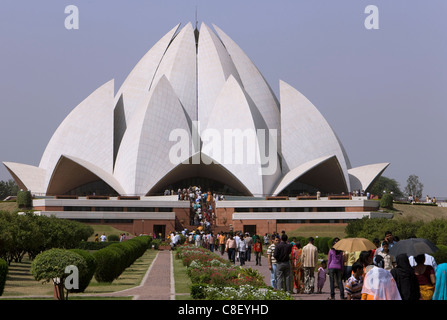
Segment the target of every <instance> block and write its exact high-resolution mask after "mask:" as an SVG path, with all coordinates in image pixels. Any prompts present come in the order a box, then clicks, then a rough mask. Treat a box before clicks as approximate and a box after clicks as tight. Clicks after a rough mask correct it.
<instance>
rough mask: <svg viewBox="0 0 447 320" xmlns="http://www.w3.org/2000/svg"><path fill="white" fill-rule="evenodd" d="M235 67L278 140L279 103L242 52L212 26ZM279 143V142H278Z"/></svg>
mask: <svg viewBox="0 0 447 320" xmlns="http://www.w3.org/2000/svg"><path fill="white" fill-rule="evenodd" d="M213 27H214V29H216V31H217V34H218V36H219V37H220V39H221V40H222V42H223V44H224V45H225V48H226V49H227V51H228V53H229V54H230V57H231V59H232V61H233V63H234V65H235V66H236V69H237V71H238V74H239V76H240V79H241V81H242V84H243V87H244V90H245V91H246V92H247V93H248V95H249V96H250V97H251V99H252V100H253V102H254V104H255V105H256V107H257V108H258V110H259V112H260V113H261V114H262V116H263V117H264V119H265V122H266V123H267V126H268V127H269V128H270V129H277V130H278V137H279V138H280V137H281V136H280V130H281V126H280V121H281V118H280V114H279V102H278V100H277V98H276V97H275V94H274V93H273V91H272V89H271V88H270V86H269V85H268V83H267V82H266V80H265V78H264V77H263V75H262V74H261V72H259V70H258V68H257V67H256V66H255V65H254V63H253V62H252V61H251V60H250V58H249V57H248V56H247V55H246V54H245V52H244V51H242V49H241V48H240V47H239V46H238V45H237V44H236V43H235V42H234V41H233V40H232V39H231V38H230V37H229V36H228V35H227V34H226V33H225V32H223V31H222V30H221V29H220V28H219V27H217V26H216V25H213ZM279 141H280V140H279Z"/></svg>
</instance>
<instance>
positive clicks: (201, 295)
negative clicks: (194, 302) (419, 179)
mask: <svg viewBox="0 0 447 320" xmlns="http://www.w3.org/2000/svg"><path fill="white" fill-rule="evenodd" d="M206 287H207V285H206V284H203V283H193V284H192V285H191V287H190V290H191V297H192V298H193V299H205V288H206Z"/></svg>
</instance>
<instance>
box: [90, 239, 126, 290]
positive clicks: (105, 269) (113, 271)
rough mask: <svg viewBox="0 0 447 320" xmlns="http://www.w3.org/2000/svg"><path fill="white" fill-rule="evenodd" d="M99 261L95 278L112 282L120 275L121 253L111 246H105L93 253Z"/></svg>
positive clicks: (99, 280)
mask: <svg viewBox="0 0 447 320" xmlns="http://www.w3.org/2000/svg"><path fill="white" fill-rule="evenodd" d="M93 256H94V257H95V260H96V262H97V264H98V265H97V267H96V272H95V279H96V281H98V282H112V281H113V280H115V279H116V278H117V277H118V276H119V274H120V273H119V271H118V268H119V263H120V258H121V257H120V255H119V253H118V252H117V251H116V250H114V249H110V248H109V247H105V248H103V249H101V250H98V251H96V252H94V253H93Z"/></svg>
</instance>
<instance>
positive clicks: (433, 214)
mask: <svg viewBox="0 0 447 320" xmlns="http://www.w3.org/2000/svg"><path fill="white" fill-rule="evenodd" d="M393 207H394V209H395V212H394V217H393V219H407V220H410V221H418V220H422V221H424V222H429V221H432V220H434V219H447V207H434V206H424V205H411V204H394V205H393Z"/></svg>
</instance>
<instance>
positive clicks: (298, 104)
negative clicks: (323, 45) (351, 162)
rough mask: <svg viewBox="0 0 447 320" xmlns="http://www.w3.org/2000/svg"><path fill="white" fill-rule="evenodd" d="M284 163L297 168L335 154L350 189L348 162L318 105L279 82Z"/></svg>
mask: <svg viewBox="0 0 447 320" xmlns="http://www.w3.org/2000/svg"><path fill="white" fill-rule="evenodd" d="M280 94H281V139H282V141H281V142H282V144H281V146H282V155H283V160H284V162H285V164H286V166H287V167H288V168H296V167H299V166H300V165H302V164H304V163H306V162H309V161H311V160H314V159H317V158H320V157H323V156H327V155H336V157H337V159H338V161H339V163H340V165H341V167H342V170H343V173H344V176H345V180H346V182H347V184H348V190H349V189H350V187H349V176H348V172H347V170H348V169H347V161H346V159H345V153H344V150H343V148H342V147H341V145H340V143H339V140H338V138H337V136H336V135H335V133H334V131H333V130H332V128H331V127H330V125H329V124H328V123H327V121H326V119H325V118H324V117H323V116H322V115H321V113H320V112H319V111H318V110H317V108H315V106H314V105H313V104H312V103H311V102H310V101H309V100H308V99H307V98H306V97H305V96H304V95H303V94H301V93H300V92H299V91H298V90H296V89H295V88H293V87H292V86H290V85H289V84H287V83H285V82H284V81H280Z"/></svg>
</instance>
